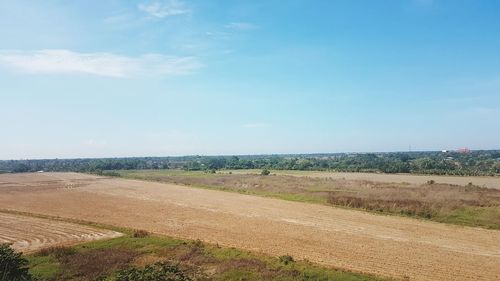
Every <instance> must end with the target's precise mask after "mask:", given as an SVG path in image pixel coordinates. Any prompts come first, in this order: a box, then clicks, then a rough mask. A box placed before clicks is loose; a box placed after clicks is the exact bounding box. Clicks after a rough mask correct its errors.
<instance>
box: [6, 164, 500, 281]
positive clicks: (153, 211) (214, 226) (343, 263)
mask: <svg viewBox="0 0 500 281" xmlns="http://www.w3.org/2000/svg"><path fill="white" fill-rule="evenodd" d="M0 208H2V209H11V210H18V211H24V212H33V213H40V214H47V215H53V216H61V217H66V218H73V219H83V220H88V221H95V222H100V223H105V224H112V225H117V226H123V227H130V228H140V229H145V230H149V231H153V232H158V233H163V234H167V235H172V236H177V237H182V238H190V239H201V240H204V241H207V242H213V243H219V244H221V245H225V246H233V247H237V248H243V249H248V250H254V251H258V252H263V253H267V254H271V255H284V254H290V255H292V256H293V257H294V258H296V259H308V260H310V261H313V262H317V263H321V264H324V265H327V266H333V267H338V268H342V269H348V270H353V271H360V272H366V273H372V274H377V275H382V276H390V277H396V278H406V277H408V278H410V280H500V232H499V231H495V230H486V229H480V228H471V227H461V226H453V225H446V224H440V223H433V222H427V221H421V220H416V219H410V218H403V217H394V216H380V215H373V214H368V213H365V212H362V211H354V210H346V209H339V208H333V207H328V206H321V205H311V204H306V203H298V202H289V201H282V200H277V199H269V198H261V197H254V196H248V195H242V194H235V193H229V192H221V191H213V190H205V189H196V188H189V187H183V186H177V185H173V184H161V183H154V182H144V181H137V180H126V179H118V178H103V177H95V176H88V175H82V174H74V173H43V174H19V175H15V174H12V175H11V174H7V175H0Z"/></svg>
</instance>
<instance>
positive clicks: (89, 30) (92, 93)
mask: <svg viewBox="0 0 500 281" xmlns="http://www.w3.org/2000/svg"><path fill="white" fill-rule="evenodd" d="M499 10H500V2H499V1H494V0H481V1H465V0H457V1H451V0H401V1H384V4H383V5H382V4H381V3H377V2H376V1H361V0H356V1H303V0H289V1H266V0H257V1H251V2H249V1H217V3H215V2H207V1H201V0H156V1H147V0H143V1H121V0H107V1H96V0H93V1H71V3H70V2H68V1H62V0H50V1H43V2H42V1H28V0H19V1H8V0H6V1H0V38H1V41H2V44H1V46H0V119H1V120H2V121H3V122H2V125H1V133H0V159H5V160H9V159H54V158H60V159H63V158H100V157H148V156H150V157H156V156H155V155H160V156H161V155H167V156H183V155H258V154H309V153H343V152H391V151H402V152H404V151H408V150H410V146H411V150H412V151H439V150H442V149H447V150H455V149H458V148H461V147H468V148H470V149H472V150H489V149H498V145H499V144H500V126H499V122H498V120H500V52H499V51H498V46H500V33H499V32H498V31H499V30H500V17H499V16H498V11H499Z"/></svg>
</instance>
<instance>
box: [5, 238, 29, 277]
mask: <svg viewBox="0 0 500 281" xmlns="http://www.w3.org/2000/svg"><path fill="white" fill-rule="evenodd" d="M0 277H1V278H2V279H1V280H9V281H28V280H35V279H34V278H33V277H32V276H31V274H30V273H29V272H28V260H26V259H25V258H23V256H22V253H16V252H15V251H14V249H12V248H11V247H10V245H9V244H0Z"/></svg>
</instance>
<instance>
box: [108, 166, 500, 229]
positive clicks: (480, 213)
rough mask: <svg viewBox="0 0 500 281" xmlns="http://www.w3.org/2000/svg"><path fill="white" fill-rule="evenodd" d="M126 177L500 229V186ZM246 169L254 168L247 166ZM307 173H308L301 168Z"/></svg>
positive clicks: (190, 174)
mask: <svg viewBox="0 0 500 281" xmlns="http://www.w3.org/2000/svg"><path fill="white" fill-rule="evenodd" d="M115 172H116V174H117V175H118V176H120V177H124V178H133V179H141V180H151V181H158V182H165V183H174V184H180V185H186V186H192V187H199V188H206V189H215V190H222V191H231V192H238V193H242V194H251V195H257V196H264V197H273V198H279V199H284V200H289V201H298V202H308V203H316V204H326V205H334V206H340V207H345V208H354V209H362V210H365V211H369V212H374V213H383V214H390V215H401V216H409V217H416V218H421V219H427V220H433V221H436V222H442V223H450V224H457V225H465V226H473V227H483V228H488V229H500V190H497V189H488V188H484V187H479V186H475V185H472V184H469V185H465V186H459V185H451V184H443V183H435V182H433V181H429V182H428V183H425V184H410V183H389V182H387V183H382V182H374V181H365V180H347V179H333V178H315V177H295V176H290V175H276V174H274V175H270V176H261V175H259V174H257V173H253V172H252V171H250V172H252V173H251V174H245V173H244V172H234V171H232V172H231V173H229V172H227V171H224V172H220V173H215V174H212V173H204V172H202V171H182V170H125V171H115ZM245 172H249V171H248V170H246V171H245ZM300 173H301V174H303V175H304V172H302V171H301V172H300Z"/></svg>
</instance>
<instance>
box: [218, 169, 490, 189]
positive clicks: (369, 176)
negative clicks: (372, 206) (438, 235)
mask: <svg viewBox="0 0 500 281" xmlns="http://www.w3.org/2000/svg"><path fill="white" fill-rule="evenodd" d="M227 172H229V171H227ZM230 172H231V173H233V174H259V173H260V172H261V170H232V171H230ZM272 173H273V174H277V175H287V176H298V177H312V178H330V179H343V180H359V181H373V182H384V183H387V182H389V183H409V184H425V183H427V182H428V181H430V180H434V181H435V182H436V183H442V184H453V185H467V184H468V183H472V184H474V185H477V186H481V187H487V188H495V189H500V177H468V176H464V177H462V176H440V175H414V174H377V173H346V172H322V171H279V170H273V171H272Z"/></svg>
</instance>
